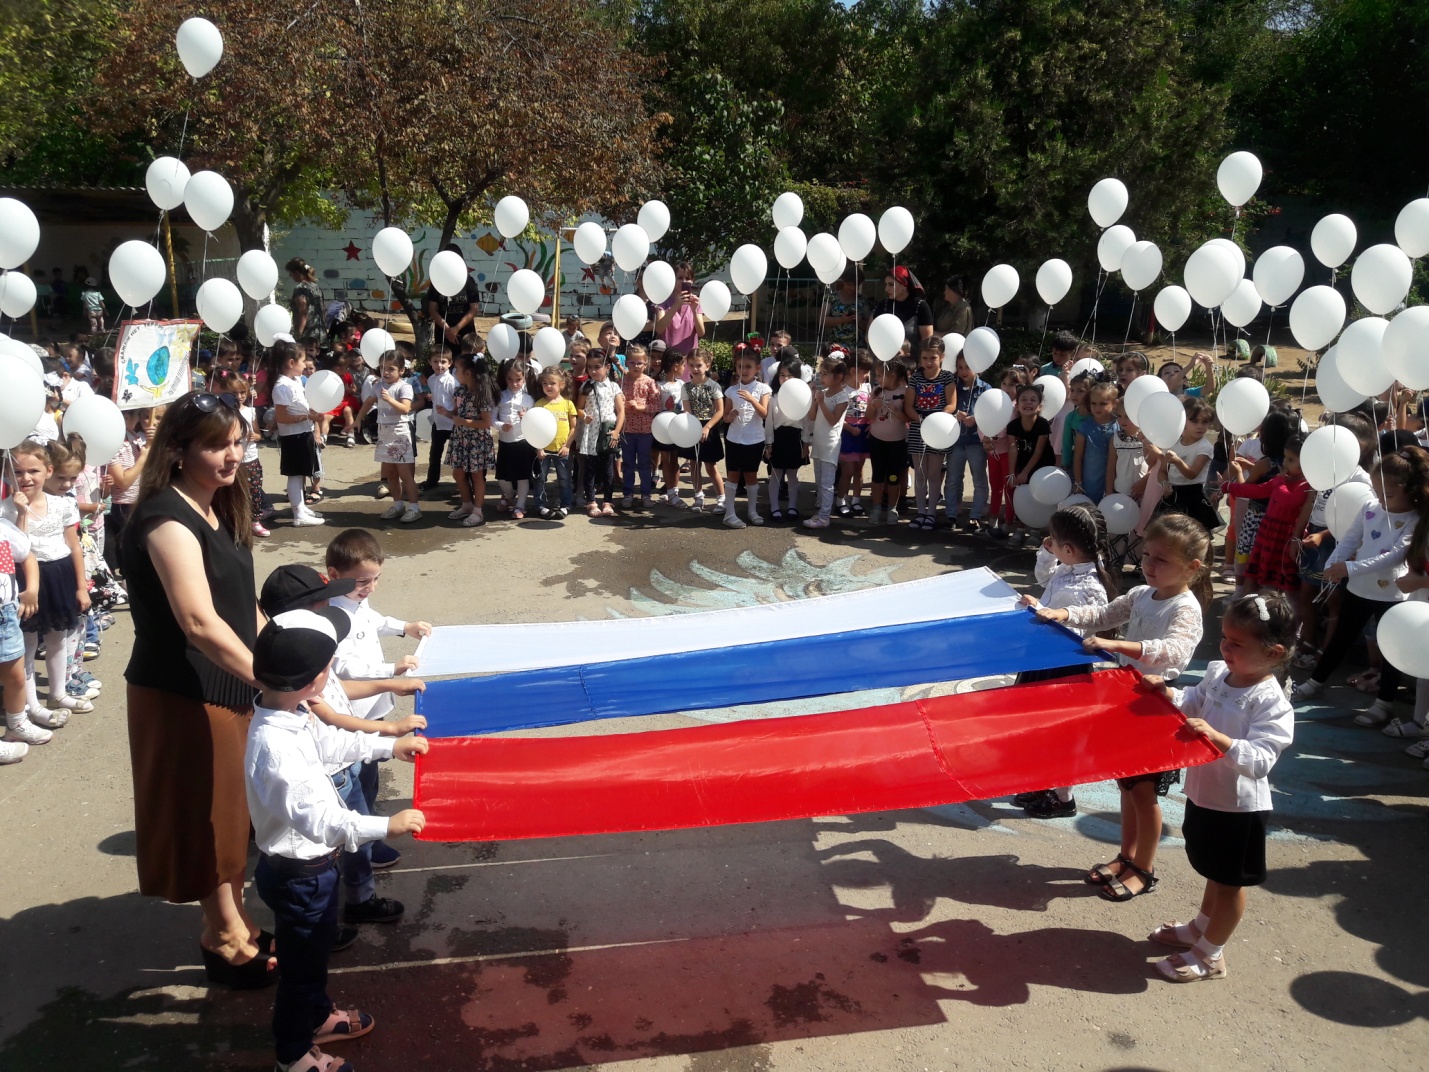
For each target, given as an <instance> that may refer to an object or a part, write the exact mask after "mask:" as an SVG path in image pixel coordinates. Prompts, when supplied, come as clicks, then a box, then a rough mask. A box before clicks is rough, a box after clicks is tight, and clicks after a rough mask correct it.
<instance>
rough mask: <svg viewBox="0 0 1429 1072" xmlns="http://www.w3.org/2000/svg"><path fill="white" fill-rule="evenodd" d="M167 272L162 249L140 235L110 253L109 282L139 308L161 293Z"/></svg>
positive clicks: (128, 302)
mask: <svg viewBox="0 0 1429 1072" xmlns="http://www.w3.org/2000/svg"><path fill="white" fill-rule="evenodd" d="M166 274H167V273H166V272H165V269H164V258H163V257H161V256H160V255H159V251H158V250H157V249H155V248H154V247H153V246H151V245H149V243H147V242H141V241H139V240H138V239H137V238H131V239H130V240H129V241H128V242H123V243H121V244H120V245H119V247H118V248H117V249H116V250H115V251H114V252H113V253H111V254H110V255H109V282H110V283H111V284H113V286H114V289H115V291H116V292H117V293H118V295H119V299H120V300H121V301H122V302H123V303H124V304H125V305H130V306H133V307H134V308H136V309H137V308H138V307H139V306H141V305H143V304H144V303H145V302H147V301H148V300H149V299H150V298H152V297H153V296H154V295H155V294H157V293H159V290H160V289H161V288H162V287H163V285H164V278H165V276H166ZM265 345H266V344H265Z"/></svg>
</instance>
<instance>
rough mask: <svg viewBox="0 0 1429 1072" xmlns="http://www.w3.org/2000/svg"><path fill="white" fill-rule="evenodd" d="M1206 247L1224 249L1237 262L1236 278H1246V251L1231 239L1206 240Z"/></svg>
mask: <svg viewBox="0 0 1429 1072" xmlns="http://www.w3.org/2000/svg"><path fill="white" fill-rule="evenodd" d="M1205 244H1206V245H1208V246H1215V247H1217V248H1218V249H1223V250H1225V251H1226V253H1227V254H1229V256H1230V258H1231V260H1233V261H1235V271H1236V278H1237V279H1241V278H1244V276H1245V250H1243V249H1241V248H1240V246H1238V245H1236V244H1235V243H1234V242H1232V241H1231V240H1230V239H1229V238H1210V239H1207V240H1206V243H1205Z"/></svg>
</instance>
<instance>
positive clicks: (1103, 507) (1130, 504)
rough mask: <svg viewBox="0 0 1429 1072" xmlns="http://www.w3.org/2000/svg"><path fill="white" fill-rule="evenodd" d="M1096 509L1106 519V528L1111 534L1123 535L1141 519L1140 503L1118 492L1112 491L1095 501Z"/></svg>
mask: <svg viewBox="0 0 1429 1072" xmlns="http://www.w3.org/2000/svg"><path fill="white" fill-rule="evenodd" d="M1097 509H1098V510H1100V511H1101V515H1102V517H1103V518H1105V519H1106V530H1107V532H1108V533H1109V534H1110V535H1112V536H1125V535H1126V534H1127V533H1128V532H1130V531H1131V530H1132V529H1134V528H1136V523H1137V522H1138V521H1140V520H1141V504H1140V503H1138V502H1137V501H1136V500H1135V499H1133V498H1132V497H1131V496H1130V495H1122V494H1121V493H1120V492H1114V493H1112V494H1111V495H1108V496H1107V497H1106V498H1104V499H1103V500H1102V501H1101V502H1099V503H1097Z"/></svg>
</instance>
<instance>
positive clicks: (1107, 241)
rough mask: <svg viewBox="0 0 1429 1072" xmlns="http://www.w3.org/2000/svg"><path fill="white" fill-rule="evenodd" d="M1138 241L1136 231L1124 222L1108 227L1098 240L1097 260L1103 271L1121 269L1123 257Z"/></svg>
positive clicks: (1117, 270)
mask: <svg viewBox="0 0 1429 1072" xmlns="http://www.w3.org/2000/svg"><path fill="white" fill-rule="evenodd" d="M1135 243H1136V232H1135V231H1133V230H1132V229H1131V228H1130V227H1128V226H1127V225H1126V224H1124V223H1118V224H1116V225H1115V226H1112V227H1108V228H1107V229H1106V230H1105V231H1103V232H1102V236H1101V238H1100V239H1098V240H1097V262H1098V263H1099V264H1100V265H1101V266H1102V270H1103V271H1107V272H1119V271H1121V261H1122V258H1123V257H1125V256H1126V251H1127V250H1128V249H1130V248H1131V247H1132V246H1133V245H1134V244H1135Z"/></svg>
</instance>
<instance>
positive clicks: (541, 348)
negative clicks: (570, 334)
mask: <svg viewBox="0 0 1429 1072" xmlns="http://www.w3.org/2000/svg"><path fill="white" fill-rule="evenodd" d="M531 356H532V357H534V358H535V359H536V363H537V364H538V365H540V366H541V367H542V368H543V369H546V368H550V367H551V366H552V365H558V364H560V362H561V358H563V357H565V356H566V337H565V336H564V335H562V334H561V332H560V329H559V328H553V327H551V326H550V325H547V326H546V327H543V328H542V329H541V330H540V331H538V332H536V337H535V338H534V339H532V340H531Z"/></svg>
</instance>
